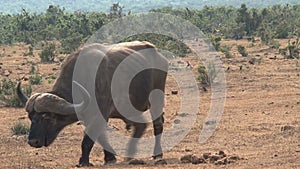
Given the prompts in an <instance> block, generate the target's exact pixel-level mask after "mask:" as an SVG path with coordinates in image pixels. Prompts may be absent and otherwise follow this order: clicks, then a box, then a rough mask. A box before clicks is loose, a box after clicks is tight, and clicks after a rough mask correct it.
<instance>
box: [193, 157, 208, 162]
mask: <svg viewBox="0 0 300 169" xmlns="http://www.w3.org/2000/svg"><path fill="white" fill-rule="evenodd" d="M203 163H206V161H205V159H204V158H202V157H200V158H198V157H196V156H193V157H192V164H203Z"/></svg>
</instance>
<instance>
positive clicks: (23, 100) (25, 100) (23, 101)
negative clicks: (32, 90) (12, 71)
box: [16, 82, 28, 104]
mask: <svg viewBox="0 0 300 169" xmlns="http://www.w3.org/2000/svg"><path fill="white" fill-rule="evenodd" d="M16 92H17V95H18V97H19V99H20V100H21V102H22V103H24V104H25V103H26V102H27V101H28V97H27V96H26V95H25V94H24V93H23V92H22V89H21V82H18V84H17V90H16Z"/></svg>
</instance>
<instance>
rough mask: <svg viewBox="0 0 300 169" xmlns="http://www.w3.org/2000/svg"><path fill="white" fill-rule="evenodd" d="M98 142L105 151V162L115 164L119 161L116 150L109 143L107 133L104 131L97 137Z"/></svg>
mask: <svg viewBox="0 0 300 169" xmlns="http://www.w3.org/2000/svg"><path fill="white" fill-rule="evenodd" d="M97 141H98V143H100V145H101V146H102V148H103V151H104V164H105V165H106V164H114V163H116V162H117V159H116V157H115V154H116V152H115V151H114V149H113V148H112V147H111V145H110V144H109V143H108V140H107V137H106V133H105V132H104V133H102V134H101V135H100V137H98V139H97Z"/></svg>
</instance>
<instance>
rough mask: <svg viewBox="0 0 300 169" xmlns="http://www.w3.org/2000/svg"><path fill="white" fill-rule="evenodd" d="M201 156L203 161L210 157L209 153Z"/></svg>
mask: <svg viewBox="0 0 300 169" xmlns="http://www.w3.org/2000/svg"><path fill="white" fill-rule="evenodd" d="M202 156H203V158H204V159H208V158H209V157H210V156H211V153H204V154H203V155H202Z"/></svg>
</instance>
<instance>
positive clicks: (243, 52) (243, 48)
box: [237, 45, 248, 57]
mask: <svg viewBox="0 0 300 169" xmlns="http://www.w3.org/2000/svg"><path fill="white" fill-rule="evenodd" d="M237 49H238V52H239V53H240V54H241V55H242V56H243V57H247V56H248V53H247V52H246V48H245V47H244V46H242V45H238V46H237Z"/></svg>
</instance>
